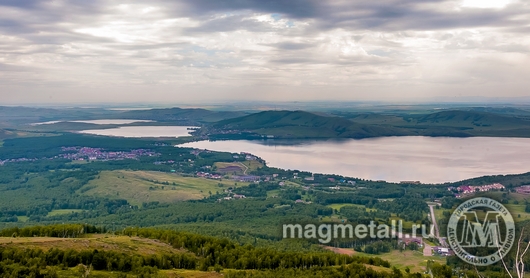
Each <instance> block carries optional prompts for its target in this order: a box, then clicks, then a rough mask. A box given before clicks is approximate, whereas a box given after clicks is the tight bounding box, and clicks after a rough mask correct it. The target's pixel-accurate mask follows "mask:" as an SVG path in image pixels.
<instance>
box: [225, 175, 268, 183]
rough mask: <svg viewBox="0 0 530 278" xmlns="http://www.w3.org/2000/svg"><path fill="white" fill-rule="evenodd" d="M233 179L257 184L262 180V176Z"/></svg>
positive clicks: (235, 177) (236, 177)
mask: <svg viewBox="0 0 530 278" xmlns="http://www.w3.org/2000/svg"><path fill="white" fill-rule="evenodd" d="M232 179H233V180H235V181H240V182H255V181H259V180H260V179H261V177H260V176H252V175H244V176H232Z"/></svg>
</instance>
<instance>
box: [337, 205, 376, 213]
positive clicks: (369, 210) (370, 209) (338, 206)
mask: <svg viewBox="0 0 530 278" xmlns="http://www.w3.org/2000/svg"><path fill="white" fill-rule="evenodd" d="M327 207H329V208H332V209H336V210H339V211H340V209H341V208H343V207H357V208H363V209H366V211H367V212H372V211H376V209H372V208H367V207H366V206H364V205H357V204H331V205H327Z"/></svg>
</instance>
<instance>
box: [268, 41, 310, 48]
mask: <svg viewBox="0 0 530 278" xmlns="http://www.w3.org/2000/svg"><path fill="white" fill-rule="evenodd" d="M269 46H273V47H276V48H277V49H280V50H302V49H307V48H312V47H314V46H315V45H314V44H313V43H298V42H297V43H294V42H282V43H277V44H271V45H269Z"/></svg>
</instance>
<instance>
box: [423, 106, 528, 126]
mask: <svg viewBox="0 0 530 278" xmlns="http://www.w3.org/2000/svg"><path fill="white" fill-rule="evenodd" d="M416 123H417V124H422V123H429V124H444V125H452V126H469V127H480V126H484V127H491V126H497V127H499V128H501V127H502V128H508V127H521V126H528V127H530V121H526V120H523V119H520V118H518V117H514V116H509V115H500V114H495V113H488V112H475V111H460V110H450V111H442V112H437V113H433V114H429V115H425V116H422V117H419V118H417V119H416Z"/></svg>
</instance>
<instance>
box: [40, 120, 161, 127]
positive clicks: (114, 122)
mask: <svg viewBox="0 0 530 278" xmlns="http://www.w3.org/2000/svg"><path fill="white" fill-rule="evenodd" d="M64 122H69V123H87V124H96V125H126V124H132V123H148V122H153V121H150V120H131V119H103V120H80V121H49V122H42V123H32V124H30V125H33V126H36V125H50V124H57V123H64Z"/></svg>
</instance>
